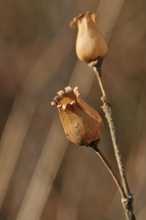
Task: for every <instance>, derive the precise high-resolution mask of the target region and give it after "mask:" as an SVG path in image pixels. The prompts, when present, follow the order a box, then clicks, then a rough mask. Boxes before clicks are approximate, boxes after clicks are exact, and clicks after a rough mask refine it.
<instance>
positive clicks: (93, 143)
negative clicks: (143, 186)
mask: <svg viewBox="0 0 146 220" xmlns="http://www.w3.org/2000/svg"><path fill="white" fill-rule="evenodd" d="M89 146H90V147H92V148H93V149H94V150H95V152H96V154H97V155H98V157H99V158H100V159H101V161H102V162H103V164H104V166H105V167H106V168H107V170H108V171H109V173H110V175H111V176H112V178H113V180H114V182H115V183H116V185H117V187H118V189H119V192H120V194H121V197H122V198H125V197H126V195H125V192H124V189H123V187H122V185H121V183H120V181H119V179H118V177H117V176H116V174H115V172H114V170H113V168H112V167H111V165H110V163H109V162H108V160H107V159H106V158H105V156H104V155H103V153H102V152H101V151H100V150H99V148H98V146H97V143H96V142H92V143H91V144H90V145H89Z"/></svg>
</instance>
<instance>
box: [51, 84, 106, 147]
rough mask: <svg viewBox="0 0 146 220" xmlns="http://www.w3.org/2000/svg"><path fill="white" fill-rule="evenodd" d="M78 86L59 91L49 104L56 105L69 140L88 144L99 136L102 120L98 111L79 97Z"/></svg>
mask: <svg viewBox="0 0 146 220" xmlns="http://www.w3.org/2000/svg"><path fill="white" fill-rule="evenodd" d="M79 95H80V94H79V92H78V87H75V88H74V89H73V90H72V88H71V87H70V86H68V87H66V88H65V92H64V91H59V92H58V93H57V96H55V98H54V101H53V102H52V103H51V105H57V108H58V111H59V115H60V119H61V122H62V125H63V128H64V132H65V134H66V137H67V138H68V140H69V141H71V142H73V143H75V144H79V145H89V144H90V143H91V142H93V141H96V140H98V139H99V138H100V136H101V133H102V130H103V120H102V118H101V116H100V115H99V114H98V112H97V111H96V110H95V109H93V108H92V107H91V106H90V105H88V104H87V103H86V102H84V101H83V100H82V99H80V98H79Z"/></svg>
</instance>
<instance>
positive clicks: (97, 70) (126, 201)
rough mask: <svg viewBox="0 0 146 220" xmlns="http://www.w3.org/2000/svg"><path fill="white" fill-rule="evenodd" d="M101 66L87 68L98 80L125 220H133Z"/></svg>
mask: <svg viewBox="0 0 146 220" xmlns="http://www.w3.org/2000/svg"><path fill="white" fill-rule="evenodd" d="M101 64H102V60H101V59H99V60H98V61H95V62H92V63H90V64H89V66H90V67H92V69H93V71H94V73H95V75H96V77H97V80H98V83H99V86H100V89H101V93H102V97H101V101H102V103H103V106H102V107H101V108H102V109H103V111H104V113H105V117H106V119H107V122H108V125H109V129H110V135H111V139H112V144H113V148H114V153H115V158H116V161H117V165H118V170H119V173H120V177H121V182H122V186H123V189H124V193H125V195H126V197H125V198H123V197H122V199H121V201H122V205H123V208H124V211H125V216H126V219H127V220H135V216H134V214H133V197H132V195H131V193H130V189H129V186H128V182H127V179H126V175H125V170H124V165H123V162H122V157H121V153H120V150H119V147H118V144H117V141H116V134H115V126H114V122H113V119H112V110H111V105H110V104H109V102H108V99H107V95H106V92H105V89H104V86H103V83H102V79H101Z"/></svg>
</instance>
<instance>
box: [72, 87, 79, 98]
mask: <svg viewBox="0 0 146 220" xmlns="http://www.w3.org/2000/svg"><path fill="white" fill-rule="evenodd" d="M73 92H74V94H75V95H76V97H79V96H80V93H79V91H78V86H76V87H75V88H74V89H73Z"/></svg>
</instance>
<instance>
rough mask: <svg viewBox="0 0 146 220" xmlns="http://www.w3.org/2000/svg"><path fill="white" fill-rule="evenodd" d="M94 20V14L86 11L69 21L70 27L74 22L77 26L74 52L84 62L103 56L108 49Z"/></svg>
mask: <svg viewBox="0 0 146 220" xmlns="http://www.w3.org/2000/svg"><path fill="white" fill-rule="evenodd" d="M95 20H96V14H95V13H91V12H89V11H88V12H86V14H85V15H82V14H80V15H79V16H77V17H75V18H74V19H73V20H72V21H71V22H70V27H73V26H74V25H75V24H77V26H78V34H77V39H76V53H77V56H78V58H79V60H81V61H84V62H86V63H90V62H91V61H94V60H97V59H98V58H99V57H100V58H104V56H105V55H106V54H107V50H108V47H107V44H106V42H105V40H104V38H103V36H102V35H101V33H100V32H99V30H98V28H97V26H96V23H95Z"/></svg>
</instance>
